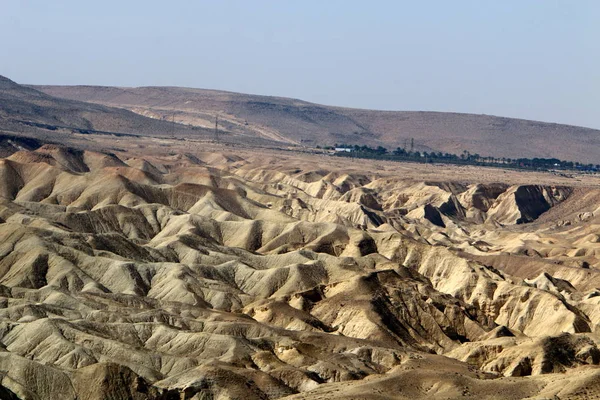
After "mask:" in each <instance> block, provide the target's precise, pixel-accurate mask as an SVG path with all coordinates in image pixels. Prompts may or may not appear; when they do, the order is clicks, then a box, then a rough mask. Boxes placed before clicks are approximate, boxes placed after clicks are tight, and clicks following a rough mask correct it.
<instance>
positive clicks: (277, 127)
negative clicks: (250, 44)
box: [35, 86, 600, 164]
mask: <svg viewBox="0 0 600 400" xmlns="http://www.w3.org/2000/svg"><path fill="white" fill-rule="evenodd" d="M35 88H36V89H38V90H41V91H43V92H45V93H48V94H50V95H52V96H56V97H63V98H67V99H73V100H80V101H86V102H93V103H98V104H105V105H110V106H116V107H122V108H125V109H128V110H131V111H133V112H136V113H138V114H141V115H145V116H150V117H153V118H157V119H164V120H168V121H172V120H174V121H176V122H179V123H181V124H190V125H193V126H197V127H204V128H213V127H214V124H215V118H216V116H217V115H218V116H219V120H220V124H221V125H220V126H221V128H222V129H223V133H224V134H223V135H222V136H223V137H226V136H227V133H229V134H230V135H242V136H244V137H246V138H247V139H249V138H252V137H254V138H261V139H266V140H274V141H279V142H282V143H288V144H300V145H306V146H311V147H314V146H317V145H320V146H324V145H333V144H335V143H347V144H359V145H363V144H366V145H370V146H379V145H382V146H384V147H387V148H388V149H395V148H396V147H408V146H410V140H411V138H414V141H415V150H419V151H428V152H429V151H436V152H438V151H441V152H444V153H446V152H448V153H452V154H461V153H462V152H463V151H464V150H467V151H469V152H471V153H472V154H475V153H477V154H481V155H482V156H493V157H508V158H520V157H527V158H533V157H543V158H559V159H562V160H570V161H580V162H584V163H593V164H597V163H598V160H600V131H598V130H595V129H589V128H583V127H576V126H569V125H560V124H552V123H545V122H538V121H528V120H522V119H514V118H504V117H496V116H490V115H474V114H458V113H444V112H414V111H376V110H360V109H350V108H340V107H332V106H324V105H319V104H313V103H308V102H305V101H301V100H296V99H288V98H281V97H269V96H256V95H248V94H240V93H231V92H223V91H216V90H203V89H191V88H180V87H139V88H120V87H98V86H35Z"/></svg>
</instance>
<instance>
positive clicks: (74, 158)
mask: <svg viewBox="0 0 600 400" xmlns="http://www.w3.org/2000/svg"><path fill="white" fill-rule="evenodd" d="M0 83H2V81H0ZM3 85H4V86H3V87H4V90H0V94H2V96H3V97H1V99H2V103H0V112H1V113H2V114H1V115H2V118H0V129H1V131H2V132H0V135H2V136H0V149H1V150H2V154H1V156H2V158H1V159H0V398H1V399H5V398H6V399H17V398H19V399H36V400H37V399H73V400H74V399H198V400H199V399H245V400H252V399H369V400H375V399H388V398H392V399H469V398H471V399H524V398H531V399H556V398H558V399H594V398H600V366H599V364H600V349H599V347H598V346H599V344H600V335H599V333H600V330H599V327H600V234H599V233H598V232H599V228H600V176H599V175H595V174H577V173H564V172H561V173H558V172H556V173H552V172H523V171H513V170H508V169H495V168H484V167H474V166H449V165H438V164H412V163H393V162H383V161H371V160H355V159H350V158H338V157H333V156H329V155H325V154H313V153H310V152H303V150H302V149H301V148H297V147H292V143H287V144H286V145H283V144H282V143H284V141H282V140H283V139H282V138H281V137H279V136H274V135H275V133H274V132H271V131H268V132H270V133H268V134H267V133H265V135H264V136H263V137H262V138H259V139H260V140H263V141H262V142H261V141H260V140H259V141H257V140H254V139H253V140H249V141H248V142H244V140H245V135H246V133H244V132H245V131H244V132H242V131H240V132H238V133H235V134H234V133H231V135H232V136H233V135H235V136H236V139H235V140H226V139H223V142H220V143H218V142H216V140H215V137H214V136H213V135H212V132H211V130H210V129H209V128H210V126H209V125H210V124H209V122H210V118H208V117H207V119H206V121H208V122H207V123H206V129H203V128H199V129H198V128H194V127H188V126H185V125H182V124H174V123H173V122H172V121H171V122H169V121H161V120H160V119H161V118H157V119H158V120H156V119H151V118H146V117H144V116H141V115H139V114H143V113H142V112H139V114H135V113H133V112H130V111H126V110H123V109H114V108H110V107H108V106H105V105H98V104H88V103H81V102H79V100H81V99H78V100H68V101H67V100H64V99H56V98H53V97H50V96H48V97H44V96H47V95H41V94H38V93H39V92H37V91H35V90H33V89H29V88H23V87H22V86H20V85H16V84H14V82H11V81H4V83H3ZM29 90H31V92H29ZM44 90H45V89H44ZM23 91H25V94H24V92H23ZM10 96H12V97H10ZM23 96H25V97H23ZM40 96H42V97H40ZM63 101H67V103H63ZM95 101H100V100H99V99H95ZM107 103H110V102H109V101H107ZM120 105H121V106H122V104H120ZM17 106H18V107H17ZM63 106H64V108H61V107H63ZM82 110H83V111H82ZM138 111H139V110H138ZM209 111H210V110H209ZM209 111H206V113H207V115H209V114H210V113H209ZM74 115H80V116H82V117H81V118H80V119H76V118H74V117H73V116H74ZM119 115H120V116H121V117H119V118H117V117H116V116H119ZM138 118H139V119H138ZM136 120H137V121H138V122H139V124H141V125H140V126H142V127H151V128H152V129H150V128H148V131H146V130H145V129H146V128H140V127H136V126H133V125H131V121H136ZM19 121H20V122H19ZM86 121H87V122H86ZM90 121H96V122H90ZM106 121H113V123H112V125H108V124H107V122H106ZM176 122H177V121H176ZM34 123H35V124H38V125H34ZM90 123H91V126H90ZM32 124H33V125H32ZM86 124H87V128H85V126H86ZM154 124H157V125H154ZM242 125H244V124H242ZM51 127H58V128H56V129H52V128H51ZM79 129H81V131H80V130H79ZM163 129H164V130H166V131H167V132H165V131H163ZM265 132H267V131H265ZM226 135H227V134H225V133H224V134H223V136H226ZM248 135H249V134H248ZM274 143H279V145H278V146H279V147H277V146H276V145H274ZM264 144H269V146H270V147H269V148H265V147H260V146H262V145H264ZM288 145H289V146H288ZM540 151H541V150H540ZM588 154H592V153H591V150H590V153H588Z"/></svg>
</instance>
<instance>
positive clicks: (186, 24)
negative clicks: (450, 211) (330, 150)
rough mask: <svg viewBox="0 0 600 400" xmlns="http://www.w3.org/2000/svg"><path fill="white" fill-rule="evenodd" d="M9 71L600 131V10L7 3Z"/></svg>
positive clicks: (475, 1) (597, 4)
mask: <svg viewBox="0 0 600 400" xmlns="http://www.w3.org/2000/svg"><path fill="white" fill-rule="evenodd" d="M0 5H1V7H0V37H1V38H2V48H1V50H0V75H4V76H6V77H8V78H10V79H12V80H14V81H16V82H18V83H28V84H62V85H81V84H86V85H107V86H157V85H165V86H187V87H197V88H208V89H221V90H229V91H235V92H243V93H253V94H263V95H275V96H284V97H294V98H300V99H303V100H307V101H312V102H316V103H321V104H328V105H338V106H348V107H356V108H369V109H383V110H424V111H425V110H426V111H451V112H465V113H474V114H491V115H500V116H506V117H516V118H525V119H533V120H540V121H547V122H558V123H567V124H572V125H580V126H588V127H591V128H598V129H600V23H599V21H600V1H598V0H587V1H586V0H563V1H558V0H502V1H492V0H489V1H484V0H472V1H469V0H454V1H448V0H439V1H432V0H418V1H417V0H413V1H401V0H396V1H383V0H381V1H377V0H372V1H366V0H363V1H353V0H343V1H342V0H320V1H315V0H302V1H298V0H297V1H291V0H272V1H266V0H252V1H249V0H238V1H234V0H230V1H228V0H212V1H208V0H197V1H191V0H190V1H184V0H171V1H168V2H167V1H164V0H162V1H158V0H144V1H138V0H119V1H114V0H103V1H81V0H53V1H47V0H0Z"/></svg>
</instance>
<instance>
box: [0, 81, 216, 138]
mask: <svg viewBox="0 0 600 400" xmlns="http://www.w3.org/2000/svg"><path fill="white" fill-rule="evenodd" d="M0 133H2V134H4V135H14V134H17V135H26V136H29V137H35V138H37V139H42V140H50V141H52V140H54V141H57V140H59V141H60V140H62V139H63V138H64V137H65V135H68V134H71V133H83V134H86V133H101V134H116V135H150V136H153V135H182V134H187V135H191V134H195V135H202V134H203V133H206V132H204V131H203V130H202V129H194V128H192V127H189V126H183V125H179V124H173V123H169V122H167V121H160V120H155V119H151V118H147V117H144V116H142V115H139V114H136V113H134V112H131V111H128V110H124V109H123V108H115V107H109V106H105V105H101V104H93V103H88V102H82V101H78V100H70V99H63V98H57V97H53V96H51V95H49V94H46V93H43V92H40V91H38V90H36V89H34V88H31V87H27V86H24V85H20V84H18V83H16V82H13V81H12V80H10V79H8V78H6V77H3V76H0Z"/></svg>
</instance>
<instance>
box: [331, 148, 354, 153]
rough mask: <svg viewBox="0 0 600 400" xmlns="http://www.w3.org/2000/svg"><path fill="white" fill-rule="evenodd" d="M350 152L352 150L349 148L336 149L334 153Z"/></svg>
mask: <svg viewBox="0 0 600 400" xmlns="http://www.w3.org/2000/svg"><path fill="white" fill-rule="evenodd" d="M352 150H354V149H353V148H351V147H336V148H335V151H337V152H346V153H350V152H351V151H352Z"/></svg>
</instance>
